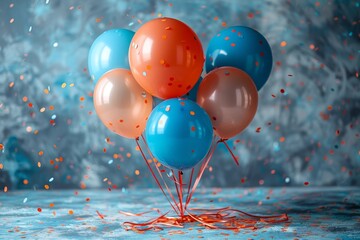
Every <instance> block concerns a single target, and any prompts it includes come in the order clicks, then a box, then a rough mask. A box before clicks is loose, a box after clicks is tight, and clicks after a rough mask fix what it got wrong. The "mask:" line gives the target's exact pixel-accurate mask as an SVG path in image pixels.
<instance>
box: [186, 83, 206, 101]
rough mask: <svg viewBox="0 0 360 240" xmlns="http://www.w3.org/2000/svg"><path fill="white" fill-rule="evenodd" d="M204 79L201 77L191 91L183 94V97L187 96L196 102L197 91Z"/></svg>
mask: <svg viewBox="0 0 360 240" xmlns="http://www.w3.org/2000/svg"><path fill="white" fill-rule="evenodd" d="M202 80H203V78H202V77H200V78H199V80H198V81H197V82H196V84H195V86H194V87H193V88H192V89H191V90H190V92H188V93H187V94H185V95H184V96H183V98H187V99H190V100H192V101H194V102H196V95H197V91H198V89H199V86H200V83H201V82H202Z"/></svg>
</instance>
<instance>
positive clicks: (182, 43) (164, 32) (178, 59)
mask: <svg viewBox="0 0 360 240" xmlns="http://www.w3.org/2000/svg"><path fill="white" fill-rule="evenodd" d="M129 62H130V69H131V72H132V73H133V75H134V78H135V79H136V81H137V82H138V83H139V84H140V86H142V87H143V88H144V89H145V90H146V91H148V92H149V93H150V94H151V95H153V96H155V97H158V98H162V99H168V98H174V97H181V96H183V95H184V94H186V93H187V92H188V91H190V89H191V88H192V87H193V86H194V85H195V83H196V81H197V80H198V79H199V76H200V74H201V72H202V68H203V64H204V53H203V49H202V46H201V42H200V41H199V38H198V37H197V35H196V33H195V32H194V31H193V30H192V29H191V28H190V27H188V26H187V25H186V24H184V23H183V22H180V21H179V20H176V19H172V18H157V19H154V20H151V21H149V22H147V23H145V24H144V25H143V26H142V27H140V29H139V30H138V31H137V32H136V33H135V35H134V38H133V39H132V41H131V46H130V49H129Z"/></svg>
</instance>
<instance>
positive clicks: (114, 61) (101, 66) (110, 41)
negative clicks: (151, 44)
mask: <svg viewBox="0 0 360 240" xmlns="http://www.w3.org/2000/svg"><path fill="white" fill-rule="evenodd" d="M134 34H135V33H134V32H133V31H130V30H126V29H112V30H109V31H106V32H104V33H102V34H101V35H100V36H98V37H97V38H96V39H95V41H94V43H93V44H92V45H91V48H90V51H89V57H88V65H89V73H90V76H91V78H92V79H93V80H94V81H97V80H98V79H99V78H100V77H101V76H102V75H103V74H104V73H106V72H107V71H109V70H112V69H115V68H124V69H130V67H129V59H128V51H129V46H130V42H131V39H132V37H133V36H134Z"/></svg>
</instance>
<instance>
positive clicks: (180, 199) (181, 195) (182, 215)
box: [178, 171, 184, 217]
mask: <svg viewBox="0 0 360 240" xmlns="http://www.w3.org/2000/svg"><path fill="white" fill-rule="evenodd" d="M182 175H183V173H182V172H181V171H178V176H179V183H180V185H179V192H180V196H179V201H180V208H181V212H180V214H181V217H184V208H183V177H182Z"/></svg>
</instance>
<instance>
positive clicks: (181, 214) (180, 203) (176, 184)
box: [171, 169, 184, 217]
mask: <svg viewBox="0 0 360 240" xmlns="http://www.w3.org/2000/svg"><path fill="white" fill-rule="evenodd" d="M171 173H172V177H173V179H174V185H175V189H176V193H177V196H178V199H179V209H180V217H183V216H184V213H183V207H182V199H181V197H180V196H181V195H180V191H179V186H178V185H180V183H179V182H178V181H177V179H176V177H175V173H174V170H172V169H171Z"/></svg>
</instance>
